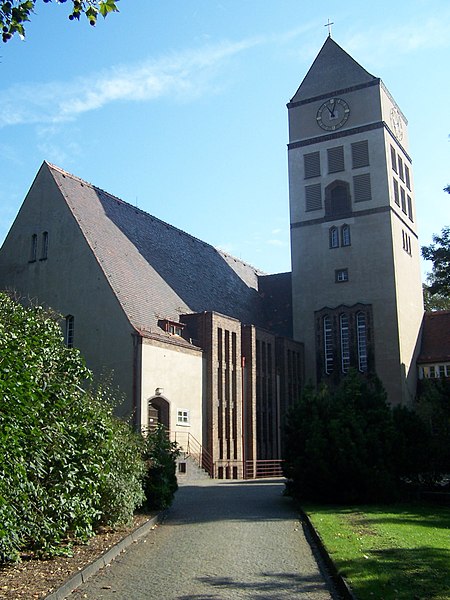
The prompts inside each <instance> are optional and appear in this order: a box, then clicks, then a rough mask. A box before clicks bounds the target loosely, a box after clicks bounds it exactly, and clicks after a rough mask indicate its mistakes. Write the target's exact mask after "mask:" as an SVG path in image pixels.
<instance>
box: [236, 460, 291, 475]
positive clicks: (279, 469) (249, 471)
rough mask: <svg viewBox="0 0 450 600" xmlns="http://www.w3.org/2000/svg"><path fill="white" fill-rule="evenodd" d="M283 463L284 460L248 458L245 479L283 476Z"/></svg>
mask: <svg viewBox="0 0 450 600" xmlns="http://www.w3.org/2000/svg"><path fill="white" fill-rule="evenodd" d="M282 465H283V461H282V460H247V461H246V462H245V467H244V479H268V478H272V477H283V476H284V475H283V466H282Z"/></svg>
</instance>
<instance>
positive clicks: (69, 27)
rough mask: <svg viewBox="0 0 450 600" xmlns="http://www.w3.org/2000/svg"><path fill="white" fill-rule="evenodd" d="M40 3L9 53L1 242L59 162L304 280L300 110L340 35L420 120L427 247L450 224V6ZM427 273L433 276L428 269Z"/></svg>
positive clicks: (250, 0)
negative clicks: (291, 184)
mask: <svg viewBox="0 0 450 600" xmlns="http://www.w3.org/2000/svg"><path fill="white" fill-rule="evenodd" d="M119 8H120V13H118V14H113V15H110V16H109V17H108V18H107V19H106V20H105V21H103V19H101V20H100V21H99V23H98V25H97V27H95V28H92V27H90V26H89V24H88V23H87V21H85V20H82V21H81V22H80V23H73V22H70V21H68V19H67V15H68V10H69V6H68V3H67V4H60V5H58V4H56V3H55V2H53V3H52V4H44V3H43V1H42V0H37V6H36V14H35V15H34V16H33V19H32V21H31V22H30V23H29V24H28V28H27V38H26V40H25V41H21V40H19V39H17V40H12V41H10V42H8V43H7V44H3V45H1V46H0V243H1V242H2V241H3V239H4V237H5V236H6V234H7V231H8V229H9V227H10V226H11V223H12V221H13V219H14V217H15V215H16V214H17V211H18V209H19V207H20V205H21V203H22V201H23V198H24V197H25V194H26V192H27V190H28V189H29V187H30V185H31V183H32V181H33V179H34V176H35V175H36V173H37V171H38V169H39V166H40V165H41V163H42V161H43V160H48V161H49V162H52V163H54V164H56V165H58V166H59V167H61V168H63V169H66V170H67V171H69V172H71V173H73V174H75V175H77V176H79V177H81V178H83V179H85V180H87V181H89V182H91V183H93V184H94V185H96V186H98V187H100V188H102V189H105V190H106V191H108V192H110V193H112V194H114V195H116V196H118V197H120V198H122V199H123V200H125V201H127V202H130V203H131V204H136V205H137V206H139V207H140V208H142V209H143V210H145V211H147V212H149V213H151V214H153V215H155V216H156V217H158V218H160V219H163V220H164V221H167V222H169V223H171V224H173V225H175V226H176V227H179V228H181V229H183V230H184V231H187V232H188V233H190V234H192V235H194V236H196V237H198V238H201V239H203V240H205V241H206V242H209V243H211V244H213V245H214V246H217V247H220V248H222V249H224V250H226V251H228V252H230V253H231V254H233V255H234V256H237V257H239V258H241V259H243V260H245V261H246V262H249V263H250V264H252V265H254V266H256V267H258V268H260V269H261V270H263V271H265V272H269V273H273V272H280V271H286V270H289V269H290V256H289V217H288V182H287V149H286V144H287V141H288V137H287V109H286V103H287V102H288V101H289V100H290V98H291V97H292V96H293V95H294V93H295V91H296V89H297V87H298V86H299V84H300V82H301V80H302V78H303V77H304V75H305V74H306V72H307V70H308V68H309V67H310V65H311V63H312V61H313V60H314V58H315V56H316V54H317V53H318V51H319V50H320V48H321V46H322V44H323V42H324V41H325V38H326V35H327V28H326V27H324V24H325V23H326V22H327V20H328V18H329V19H330V20H331V21H334V25H333V29H332V33H333V38H334V39H335V40H336V41H337V42H338V43H339V44H340V45H341V46H342V47H343V48H344V49H345V50H347V52H349V53H350V54H351V55H352V56H353V57H354V58H355V59H356V60H357V61H358V62H359V63H360V64H361V65H362V66H363V67H365V68H366V69H367V70H368V71H369V72H370V73H372V74H373V75H375V76H378V77H381V78H382V79H383V81H384V83H385V84H386V85H387V87H388V89H389V90H390V92H391V93H392V95H393V96H394V98H395V99H396V101H397V103H398V104H399V106H400V108H401V109H402V111H403V113H404V114H405V115H406V117H407V118H408V120H409V135H410V153H411V155H412V158H413V173H414V180H415V192H416V210H417V219H418V222H419V234H420V242H421V244H428V243H430V241H431V236H432V234H433V233H438V232H439V231H440V230H441V229H442V227H444V226H445V225H448V224H449V222H450V219H449V216H450V196H448V195H447V194H445V193H444V192H443V191H442V188H443V187H444V186H445V185H446V184H448V183H450V161H449V150H450V141H449V139H450V138H449V134H450V68H449V62H450V61H449V59H450V36H449V34H448V29H449V24H450V2H448V0H397V1H396V2H392V0H391V1H389V2H387V1H384V0H381V1H377V2H370V3H369V2H361V0H347V2H333V1H332V0H322V2H313V1H312V0H310V1H308V2H306V1H303V0H164V1H162V0H160V1H156V0H153V1H151V0H120V2H119ZM424 270H426V266H424Z"/></svg>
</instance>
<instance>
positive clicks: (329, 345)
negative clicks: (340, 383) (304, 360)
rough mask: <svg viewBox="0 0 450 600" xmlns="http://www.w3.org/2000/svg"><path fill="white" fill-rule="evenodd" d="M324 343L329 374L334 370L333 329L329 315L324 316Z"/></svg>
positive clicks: (326, 370) (326, 368)
mask: <svg viewBox="0 0 450 600" xmlns="http://www.w3.org/2000/svg"><path fill="white" fill-rule="evenodd" d="M323 343H324V355H325V373H326V374H327V375H329V374H330V373H332V372H333V366H334V365H333V363H334V352H333V330H332V327H331V319H330V317H329V316H328V315H327V316H325V317H324V318H323Z"/></svg>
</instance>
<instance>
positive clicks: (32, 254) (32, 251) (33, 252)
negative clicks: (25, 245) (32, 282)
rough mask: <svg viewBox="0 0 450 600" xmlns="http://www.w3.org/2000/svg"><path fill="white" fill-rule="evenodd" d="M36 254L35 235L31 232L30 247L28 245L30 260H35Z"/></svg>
mask: <svg viewBox="0 0 450 600" xmlns="http://www.w3.org/2000/svg"><path fill="white" fill-rule="evenodd" d="M36 254H37V235H36V234H35V233H33V235H32V236H31V247H30V262H34V261H35V260H36Z"/></svg>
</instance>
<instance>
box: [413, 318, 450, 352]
mask: <svg viewBox="0 0 450 600" xmlns="http://www.w3.org/2000/svg"><path fill="white" fill-rule="evenodd" d="M449 361H450V310H440V311H436V312H427V313H425V315H424V319H423V331H422V347H421V349H420V355H419V358H418V359H417V362H418V363H437V362H449Z"/></svg>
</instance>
